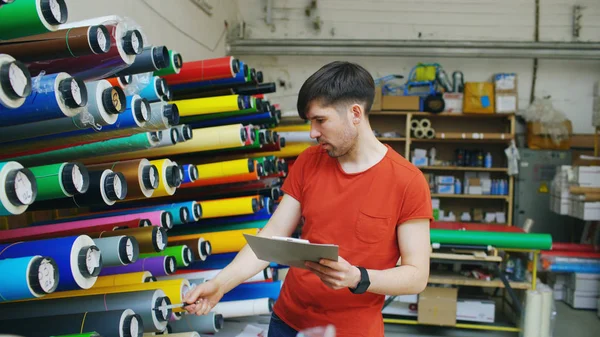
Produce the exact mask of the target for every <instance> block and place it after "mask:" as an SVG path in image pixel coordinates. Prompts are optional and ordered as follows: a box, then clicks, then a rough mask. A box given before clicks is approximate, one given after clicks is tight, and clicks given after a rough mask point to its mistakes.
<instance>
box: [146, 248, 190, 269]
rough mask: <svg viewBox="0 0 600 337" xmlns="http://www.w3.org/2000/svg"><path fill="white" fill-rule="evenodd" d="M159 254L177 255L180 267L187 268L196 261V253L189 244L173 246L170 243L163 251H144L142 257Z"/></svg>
mask: <svg viewBox="0 0 600 337" xmlns="http://www.w3.org/2000/svg"><path fill="white" fill-rule="evenodd" d="M157 256H173V257H175V261H176V265H177V267H179V268H185V267H187V266H189V265H190V263H192V262H194V255H193V252H192V250H191V249H190V248H189V247H188V246H187V245H178V246H173V245H169V246H168V247H167V248H165V250H163V251H162V252H155V253H144V254H141V255H140V257H142V258H148V257H157Z"/></svg>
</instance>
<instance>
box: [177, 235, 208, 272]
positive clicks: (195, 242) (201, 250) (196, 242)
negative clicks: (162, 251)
mask: <svg viewBox="0 0 600 337" xmlns="http://www.w3.org/2000/svg"><path fill="white" fill-rule="evenodd" d="M169 245H176V246H178V245H184V246H187V247H189V248H190V250H191V251H192V252H193V253H194V257H195V259H196V260H200V261H204V260H206V258H208V257H209V256H210V255H211V254H212V245H211V244H210V242H209V241H206V240H205V239H204V238H192V239H186V240H178V241H169ZM192 262H194V261H193V260H191V261H190V263H192ZM188 265H189V263H188ZM177 266H178V267H181V265H179V264H178V265H177ZM185 267H187V266H185Z"/></svg>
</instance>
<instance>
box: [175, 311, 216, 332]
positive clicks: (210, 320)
mask: <svg viewBox="0 0 600 337" xmlns="http://www.w3.org/2000/svg"><path fill="white" fill-rule="evenodd" d="M223 323H224V319H223V316H222V315H220V314H216V313H214V312H211V313H208V314H207V315H203V316H196V315H183V316H182V317H181V320H179V321H171V322H169V327H168V331H169V334H171V333H172V332H175V333H180V332H188V331H196V332H198V333H208V334H211V333H216V332H219V330H221V329H223Z"/></svg>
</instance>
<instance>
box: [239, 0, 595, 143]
mask: <svg viewBox="0 0 600 337" xmlns="http://www.w3.org/2000/svg"><path fill="white" fill-rule="evenodd" d="M237 2H238V7H239V8H238V10H239V13H240V14H239V15H240V18H241V19H243V20H244V22H245V23H246V38H247V39H252V38H273V39H285V38H306V39H316V38H319V39H341V38H347V39H353V38H354V39H401V40H402V39H421V40H491V41H532V40H533V36H534V28H535V18H534V17H535V15H534V14H535V1H534V0H451V1H450V0H396V1H391V0H387V1H386V0H320V1H318V10H317V12H315V13H313V14H312V16H311V18H314V17H316V16H319V18H320V22H321V28H320V29H319V30H315V29H314V26H313V25H312V24H311V21H310V20H309V19H307V17H306V15H305V7H306V6H307V5H308V4H309V3H310V1H299V0H294V1H292V0H274V1H273V9H272V13H273V16H272V17H273V21H272V25H267V24H266V23H265V12H264V10H263V9H264V6H265V4H266V2H267V1H266V0H241V1H240V0H238V1H237ZM575 4H578V5H582V6H583V7H584V8H583V11H582V18H581V24H582V29H581V31H580V37H579V39H577V40H578V41H582V42H600V2H599V1H598V0H540V29H539V36H540V40H542V41H574V40H575V39H574V38H572V37H571V13H572V10H573V9H572V8H573V7H572V6H573V5H575ZM241 58H242V59H243V60H244V61H247V62H248V63H250V64H251V65H252V66H253V67H255V68H259V69H261V70H263V73H264V74H265V81H276V82H279V81H283V82H285V85H284V86H278V89H277V93H275V94H272V95H271V96H272V97H274V99H273V101H275V102H277V103H281V104H282V107H283V110H284V111H285V110H294V109H295V103H296V96H297V92H298V90H299V88H300V86H301V85H302V83H303V82H304V80H305V79H306V78H307V77H308V76H310V74H311V73H313V72H314V71H316V70H317V69H318V68H319V67H320V66H322V65H323V64H325V63H327V62H330V61H333V60H337V59H344V60H348V61H352V62H358V63H360V64H361V65H363V66H365V67H366V68H367V69H368V70H369V71H371V72H372V74H373V76H374V77H376V78H377V77H382V76H385V75H388V74H402V75H405V76H406V75H408V72H409V71H410V69H411V68H412V67H413V66H414V65H415V64H416V63H418V62H438V63H440V64H441V65H442V66H443V67H444V69H445V70H446V72H448V73H449V74H451V73H452V72H453V71H454V70H462V71H463V73H464V75H465V80H467V81H488V80H490V77H491V75H492V74H494V73H497V72H516V73H518V75H519V96H520V97H519V106H520V108H526V107H527V105H528V104H529V97H530V93H531V83H532V78H533V60H530V59H487V58H469V59H466V58H437V59H432V58H404V57H353V56H351V55H348V56H346V57H324V56H313V57H310V56H246V55H244V56H243V57H241ZM567 78H568V79H567ZM597 80H600V61H572V60H568V61H564V60H540V61H539V65H538V72H537V84H536V88H535V95H536V96H537V97H543V96H551V98H552V101H553V104H554V106H555V107H556V108H557V109H559V110H561V111H563V112H564V113H565V114H566V115H567V117H568V118H569V119H571V120H572V122H573V125H574V131H575V132H577V133H592V132H593V128H592V126H591V124H590V121H591V109H592V87H593V83H594V81H597ZM275 97H277V98H275Z"/></svg>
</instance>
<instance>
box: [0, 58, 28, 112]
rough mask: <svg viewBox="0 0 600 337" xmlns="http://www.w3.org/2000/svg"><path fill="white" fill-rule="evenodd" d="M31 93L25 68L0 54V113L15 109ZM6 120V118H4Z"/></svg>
mask: <svg viewBox="0 0 600 337" xmlns="http://www.w3.org/2000/svg"><path fill="white" fill-rule="evenodd" d="M30 93H31V75H30V74H29V70H28V69H27V67H26V66H25V65H24V64H23V63H21V62H19V61H17V60H15V59H14V58H13V57H12V56H9V55H5V54H0V113H1V114H2V115H4V114H6V113H8V112H7V109H16V108H18V107H20V106H21V105H23V103H25V98H26V97H27V96H29V94H30ZM4 118H6V117H4Z"/></svg>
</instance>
